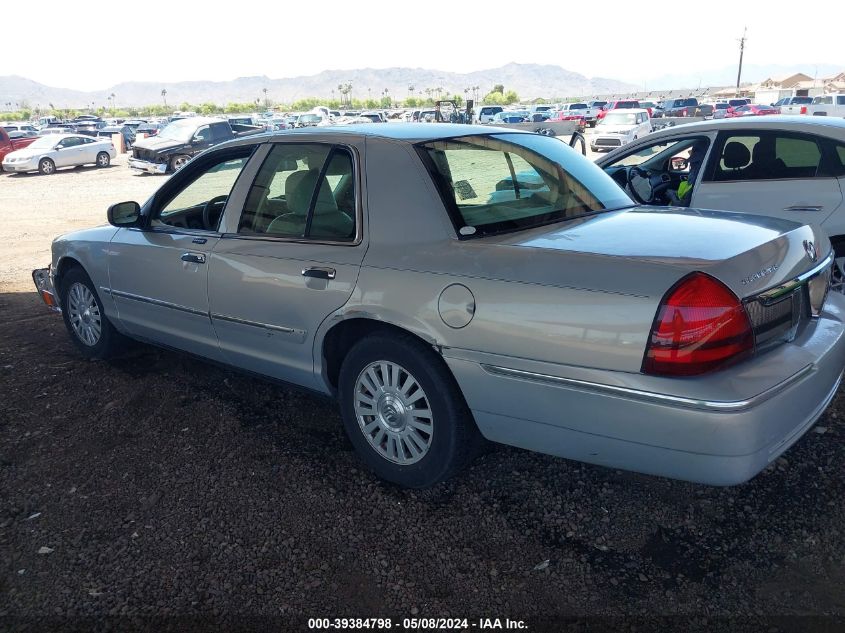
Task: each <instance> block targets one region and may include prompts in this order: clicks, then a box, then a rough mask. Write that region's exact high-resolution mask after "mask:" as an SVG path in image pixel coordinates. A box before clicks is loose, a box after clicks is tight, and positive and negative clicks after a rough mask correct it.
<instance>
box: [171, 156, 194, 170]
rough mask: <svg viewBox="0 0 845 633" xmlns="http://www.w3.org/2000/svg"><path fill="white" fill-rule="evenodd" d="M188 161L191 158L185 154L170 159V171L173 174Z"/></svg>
mask: <svg viewBox="0 0 845 633" xmlns="http://www.w3.org/2000/svg"><path fill="white" fill-rule="evenodd" d="M189 160H191V157H190V156H187V155H185V154H179V155H177V156H174V157H173V158H171V159H170V171H172V172H174V173H175V172H177V171H179V170H180V169H182V168H183V167H184V166H185V165H186V164H187V162H188V161H189Z"/></svg>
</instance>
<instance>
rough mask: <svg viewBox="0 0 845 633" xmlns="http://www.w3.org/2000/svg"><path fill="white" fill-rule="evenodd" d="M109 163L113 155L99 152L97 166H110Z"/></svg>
mask: <svg viewBox="0 0 845 633" xmlns="http://www.w3.org/2000/svg"><path fill="white" fill-rule="evenodd" d="M109 165H111V156H109V155H108V154H107V153H106V152H100V153H99V154H97V167H108V166H109Z"/></svg>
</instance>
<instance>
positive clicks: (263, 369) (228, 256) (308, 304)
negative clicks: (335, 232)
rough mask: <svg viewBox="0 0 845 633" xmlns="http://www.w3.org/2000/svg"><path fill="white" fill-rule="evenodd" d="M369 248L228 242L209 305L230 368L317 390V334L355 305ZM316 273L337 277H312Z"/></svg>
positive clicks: (217, 259)
mask: <svg viewBox="0 0 845 633" xmlns="http://www.w3.org/2000/svg"><path fill="white" fill-rule="evenodd" d="M363 256H364V248H363V247H362V246H357V247H344V246H333V245H319V244H304V243H295V242H284V241H274V240H267V241H264V240H260V239H240V238H236V237H224V238H223V239H221V240H220V241H219V242H218V243H217V245H216V246H215V248H214V252H213V253H212V255H211V265H210V267H209V306H210V310H211V315H212V321H213V323H214V329H215V331H216V333H217V336H218V338H219V341H220V347H221V349H222V352H223V355H224V356H225V358H226V361H227V362H229V363H231V364H233V365H236V366H238V367H242V368H244V369H248V370H250V371H255V372H258V373H260V374H265V375H268V376H272V377H274V378H278V379H281V380H285V381H288V382H293V383H296V384H300V385H303V386H306V387H312V388H317V384H316V382H315V379H314V359H313V353H312V348H313V344H314V334H315V332H316V330H317V327H318V326H319V325H320V323H322V322H323V320H324V319H325V318H326V317H327V316H329V315H330V314H331V313H332V312H334V311H335V310H337V309H338V308H340V307H342V306H343V305H344V304H345V303H346V302H347V301H348V299H349V297H350V295H351V294H352V291H353V290H354V288H355V284H356V282H357V280H358V270H359V268H360V264H361V260H362V259H363ZM309 268H321V269H330V270H333V271H334V278H332V279H320V278H315V277H307V276H305V275H303V271H305V270H307V269H309Z"/></svg>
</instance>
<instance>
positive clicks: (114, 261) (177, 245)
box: [109, 147, 252, 360]
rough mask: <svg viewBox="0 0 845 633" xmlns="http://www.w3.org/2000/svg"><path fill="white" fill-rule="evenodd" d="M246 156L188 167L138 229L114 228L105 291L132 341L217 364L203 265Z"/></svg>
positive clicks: (241, 151)
mask: <svg viewBox="0 0 845 633" xmlns="http://www.w3.org/2000/svg"><path fill="white" fill-rule="evenodd" d="M251 151H252V147H248V148H234V149H233V150H231V151H229V152H225V153H222V154H221V153H218V154H216V155H214V156H211V157H207V158H206V159H204V160H202V161H200V162H198V163H191V164H190V165H189V166H188V167H186V168H185V169H183V170H182V171H180V172H179V174H178V176H174V177H173V178H172V179H171V180H170V182H168V183H167V184H166V185H165V186H164V187H162V188H161V189H160V190H159V192H158V193H157V194H156V195H155V196H154V197H153V199H152V201H151V202H150V203H149V204H148V205H147V207H146V208H145V209H144V212H145V217H146V224H145V226H144V228H142V229H137V228H132V229H119V230H118V231H117V233H116V234H115V236H114V237H113V238H112V242H111V250H110V253H109V281H110V285H111V288H110V292H111V296H112V297H113V298H114V302H115V306H116V308H117V311H118V317H119V319H120V322H121V323H122V324H123V325H124V327H125V328H126V329H127V330H128V331H129V332H130V333H131V334H132V335H134V336H137V337H140V338H145V339H149V340H151V341H153V342H156V343H159V344H162V345H167V346H170V347H175V348H177V349H183V350H185V351H188V352H191V353H194V354H198V355H201V356H205V357H208V358H211V359H213V360H221V355H220V349H219V345H218V343H217V337H216V336H215V334H214V329H213V328H212V326H211V320H210V317H209V311H208V260H209V256H210V254H211V251H212V250H213V249H214V247H215V245H216V244H217V242H218V240H219V233H218V231H217V228H218V227H217V225H218V222H219V219H220V216H221V213H222V209H223V207H224V206H225V204H226V202H227V200H228V196H229V194H230V192H231V191H232V189H233V187H234V184H235V181H236V180H237V178H238V176H239V175H240V173H241V171H242V170H243V168H244V166H245V164H246V162H247V160H248V159H249V155H250V153H251Z"/></svg>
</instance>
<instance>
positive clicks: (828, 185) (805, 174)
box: [692, 129, 842, 224]
mask: <svg viewBox="0 0 845 633" xmlns="http://www.w3.org/2000/svg"><path fill="white" fill-rule="evenodd" d="M819 141H820V139H818V138H817V137H814V136H812V135H808V134H801V133H796V132H788V131H781V130H777V131H774V130H753V129H750V130H742V129H736V130H731V131H730V132H721V133H720V134H719V137H718V139H717V141H716V146H715V147H714V148H713V149H714V151H712V152H711V155H710V158H709V159H708V160H709V164H708V166H707V168H706V170H705V174H706V178H704V179H703V181H702V182H700V183H699V184H698V185H697V186H696V187H695V189H694V190H693V197H692V206H695V207H699V208H705V209H725V210H728V211H745V212H747V213H757V214H761V215H770V216H774V217H778V218H783V219H787V220H793V221H795V222H801V223H813V224H822V223H823V222H824V221H825V220H826V219H827V218H828V217H829V216H830V215H831V214H832V213H833V212H834V211H835V210H836V209H837V208H838V207H839V206H840V205H841V204H842V191H841V190H840V188H839V183H838V182H837V181H836V179H835V178H832V177H829V176H825V175H821V176H820V175H819V174H824V173H825V168H824V164H823V162H824V146H823V143H820V142H819Z"/></svg>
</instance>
